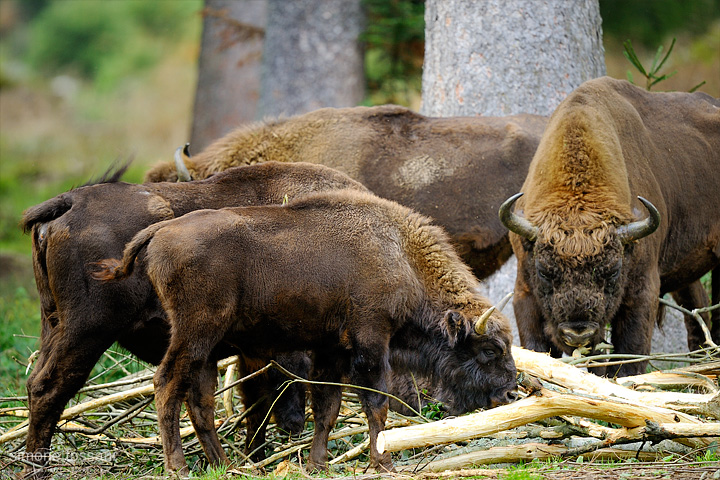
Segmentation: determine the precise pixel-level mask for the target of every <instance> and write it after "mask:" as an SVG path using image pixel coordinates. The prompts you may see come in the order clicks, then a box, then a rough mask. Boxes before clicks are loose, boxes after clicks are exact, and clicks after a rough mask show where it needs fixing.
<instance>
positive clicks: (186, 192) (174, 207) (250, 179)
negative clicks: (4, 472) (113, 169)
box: [22, 162, 366, 464]
mask: <svg viewBox="0 0 720 480" xmlns="http://www.w3.org/2000/svg"><path fill="white" fill-rule="evenodd" d="M122 171H124V168H122V169H120V170H118V173H117V174H115V175H111V176H109V182H111V183H102V184H99V185H92V186H85V187H81V188H77V189H74V190H72V191H69V192H66V193H63V194H61V195H58V196H56V197H54V198H52V199H50V200H47V201H45V202H43V203H41V204H39V205H36V206H34V207H31V208H29V209H28V210H27V211H26V212H25V213H24V215H23V219H22V227H23V228H24V230H25V231H29V230H31V231H32V252H33V266H34V270H35V281H36V284H37V289H38V293H39V295H40V304H41V317H42V332H41V336H40V355H39V357H38V360H37V362H36V363H35V365H34V368H33V371H32V374H31V375H30V378H29V379H28V381H27V391H28V398H29V408H30V419H29V431H28V437H27V448H26V452H27V454H32V455H33V458H35V459H36V460H40V459H42V458H43V453H46V452H47V449H48V448H49V446H50V441H51V439H52V435H53V432H54V431H55V425H56V423H57V421H58V419H59V417H60V413H61V412H62V409H63V407H64V406H65V404H66V403H67V402H68V401H69V400H70V398H72V397H73V395H75V393H76V392H77V391H78V389H79V388H80V387H81V386H82V384H83V383H84V382H85V380H86V379H87V377H88V375H89V373H90V371H91V369H92V368H93V366H94V365H95V363H96V362H97V360H98V358H100V356H101V355H102V353H103V352H104V351H105V350H106V349H107V348H109V347H110V345H112V344H113V343H114V342H116V341H117V342H119V344H120V345H121V346H123V347H124V348H126V349H128V350H129V351H130V352H132V353H133V354H135V355H136V356H138V357H139V358H140V359H142V360H144V361H147V362H150V363H154V364H158V363H159V362H160V360H161V359H162V357H163V355H164V354H165V350H166V349H167V344H168V337H169V335H168V325H167V323H166V320H165V313H164V311H163V310H162V308H161V306H160V304H159V301H158V299H157V296H156V295H155V292H154V291H153V288H152V285H151V284H150V282H149V281H148V279H147V278H145V276H144V275H135V276H134V277H133V279H132V280H128V281H127V282H123V283H122V284H116V285H106V284H100V283H98V282H96V281H94V280H92V279H91V278H90V268H89V265H90V264H92V263H93V262H97V261H99V260H101V259H104V258H108V257H115V256H120V255H121V254H122V251H123V248H124V247H125V244H126V243H127V242H128V241H129V240H130V239H131V238H132V236H133V235H134V234H135V233H137V232H138V231H140V230H142V229H143V228H145V227H147V226H148V225H150V224H153V223H155V222H158V221H161V220H166V219H170V218H174V217H175V216H180V215H183V214H185V213H187V212H190V211H193V210H197V209H200V208H221V207H225V206H240V205H256V204H267V203H278V204H279V203H282V202H283V200H284V199H285V198H286V196H287V197H289V198H290V199H293V198H295V197H297V196H300V195H303V194H307V193H308V192H312V191H318V190H324V189H342V188H354V189H358V190H362V191H366V189H365V187H363V186H362V185H360V184H359V183H357V182H355V181H354V180H352V179H350V178H349V177H347V176H346V175H344V174H342V173H340V172H338V171H336V170H333V169H330V168H327V167H324V166H321V165H313V164H308V163H293V164H290V163H276V162H268V163H264V164H262V165H257V166H252V167H242V168H234V169H230V170H228V171H225V172H222V173H219V174H217V175H215V176H213V177H211V178H209V179H207V180H203V181H198V182H188V183H153V184H144V185H133V184H127V183H120V182H118V181H117V180H118V179H119V177H120V174H121V173H122ZM228 354H229V355H232V354H233V352H232V351H230V352H229V353H228ZM293 365H296V366H297V365H300V366H302V361H301V362H297V361H294V362H293ZM305 370H307V367H305ZM296 373H299V374H302V373H303V372H302V371H297V370H296ZM283 380H284V379H283ZM255 383H256V385H254V386H252V387H251V386H249V385H248V386H247V389H246V391H245V394H246V400H247V401H248V402H249V404H250V405H252V404H254V403H255V401H256V400H259V399H260V398H262V397H263V396H264V394H265V393H268V392H267V390H268V388H266V387H265V386H263V385H260V384H261V383H262V382H255ZM258 385H259V386H258ZM293 388H294V387H293ZM269 390H271V392H269V393H275V392H272V388H270V389H269ZM289 393H291V394H292V395H294V396H293V397H292V398H286V397H287V396H285V395H284V396H283V397H282V398H281V402H280V403H279V404H278V408H276V409H275V414H276V419H277V421H278V423H279V424H281V425H282V428H285V429H287V430H289V431H293V432H297V431H298V430H302V428H303V426H304V420H305V419H304V411H305V408H304V406H305V402H304V393H303V392H302V389H301V391H299V392H292V391H291V392H289ZM274 396H275V395H273V399H274ZM271 400H272V399H270V398H268V399H266V400H265V402H266V403H265V405H264V406H262V405H261V406H260V408H259V409H256V416H259V417H260V418H259V419H257V418H254V417H253V416H252V415H251V418H249V419H248V431H249V435H248V439H250V438H252V437H253V436H255V435H254V431H253V429H258V430H260V431H259V433H258V435H257V437H256V438H257V441H256V443H255V444H253V445H248V450H254V449H255V447H257V446H258V445H260V444H262V443H263V440H261V437H263V438H264V435H263V431H262V429H264V425H263V424H262V419H263V418H264V417H265V412H266V411H267V410H265V412H263V411H262V409H263V408H267V407H269V405H270V401H271ZM286 401H287V404H285V402H286ZM257 442H259V443H257ZM259 454H260V455H262V452H260V453H259ZM37 463H41V464H42V462H37Z"/></svg>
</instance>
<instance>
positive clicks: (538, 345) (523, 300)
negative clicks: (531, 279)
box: [513, 269, 562, 358]
mask: <svg viewBox="0 0 720 480" xmlns="http://www.w3.org/2000/svg"><path fill="white" fill-rule="evenodd" d="M522 275H523V273H522V272H521V271H520V269H518V276H517V279H516V281H515V296H514V298H513V310H514V312H515V321H516V322H517V328H518V334H519V336H520V343H521V344H522V346H523V347H524V348H527V349H528V350H533V351H535V352H544V353H547V352H550V354H551V355H552V356H553V357H555V358H560V357H561V356H562V352H561V351H560V350H559V349H557V348H556V347H554V346H553V343H552V341H551V340H550V338H549V337H548V336H547V335H546V334H545V330H544V324H545V321H544V319H543V315H542V312H541V311H540V307H539V306H538V304H537V300H536V298H535V295H533V293H532V291H531V289H530V287H529V286H528V284H527V283H526V282H525V281H524V280H523V279H522V278H521V276H522Z"/></svg>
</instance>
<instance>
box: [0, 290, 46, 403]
mask: <svg viewBox="0 0 720 480" xmlns="http://www.w3.org/2000/svg"><path fill="white" fill-rule="evenodd" d="M0 318H2V319H3V322H2V324H0V378H2V379H3V380H2V382H0V383H1V385H2V387H1V388H2V390H0V396H3V397H9V396H15V395H24V385H25V380H26V379H27V377H26V376H25V368H24V367H23V366H22V365H20V363H18V362H26V361H27V358H28V357H29V356H30V354H31V353H32V352H33V351H34V350H35V349H36V348H37V336H38V335H39V332H40V328H39V326H40V308H39V305H38V302H37V299H36V298H32V297H31V296H30V295H28V292H27V290H26V289H25V288H23V287H18V288H17V289H16V290H15V291H14V292H11V293H9V294H4V295H1V296H0Z"/></svg>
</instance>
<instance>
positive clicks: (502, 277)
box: [421, 0, 605, 345]
mask: <svg viewBox="0 0 720 480" xmlns="http://www.w3.org/2000/svg"><path fill="white" fill-rule="evenodd" d="M604 74H605V60H604V52H603V47H602V28H601V19H600V8H599V5H598V0H590V1H586V2H573V1H570V0H543V1H537V0H483V1H477V2H472V1H466V0H427V1H426V4H425V64H424V65H423V78H422V107H421V112H422V113H423V114H425V115H431V116H439V117H449V116H466V115H491V116H503V115H513V114H517V113H534V114H538V115H550V114H551V113H552V112H553V110H555V107H557V105H558V104H559V103H560V102H561V101H562V100H563V99H564V98H565V97H566V96H567V95H568V94H569V93H570V92H571V91H572V90H574V89H575V88H576V87H577V86H579V85H580V84H581V83H582V82H584V81H586V80H590V79H592V78H596V77H599V76H602V75H604ZM516 268H517V262H516V260H515V257H514V256H513V257H511V258H510V260H509V261H508V262H507V263H506V264H505V265H503V267H502V268H501V269H500V270H499V271H498V272H496V273H495V274H493V275H492V276H490V277H489V278H487V279H486V280H485V281H484V282H483V286H482V288H483V291H482V293H483V294H485V295H486V296H487V297H488V298H490V300H492V301H494V302H497V301H499V300H500V299H501V298H502V297H503V296H505V295H506V294H507V293H508V292H512V291H513V288H514V283H515V271H516ZM503 313H505V314H506V315H507V316H508V317H510V319H511V320H514V315H513V312H512V308H510V307H507V308H506V309H505V311H504V312H503ZM512 326H513V335H514V338H515V343H516V344H518V345H519V342H520V340H519V336H518V333H517V329H516V327H515V322H514V321H513V322H512Z"/></svg>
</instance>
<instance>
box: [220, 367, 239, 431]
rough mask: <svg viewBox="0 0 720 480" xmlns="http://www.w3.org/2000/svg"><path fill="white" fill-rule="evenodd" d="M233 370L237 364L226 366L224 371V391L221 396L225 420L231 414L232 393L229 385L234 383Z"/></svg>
mask: <svg viewBox="0 0 720 480" xmlns="http://www.w3.org/2000/svg"><path fill="white" fill-rule="evenodd" d="M235 370H237V363H232V364H230V365H228V367H227V370H225V382H224V383H223V386H224V387H225V388H226V390H225V391H224V392H223V396H222V402H223V407H224V408H225V418H230V416H231V415H232V414H233V394H234V391H233V389H232V388H230V384H231V383H232V382H234V381H235Z"/></svg>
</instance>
